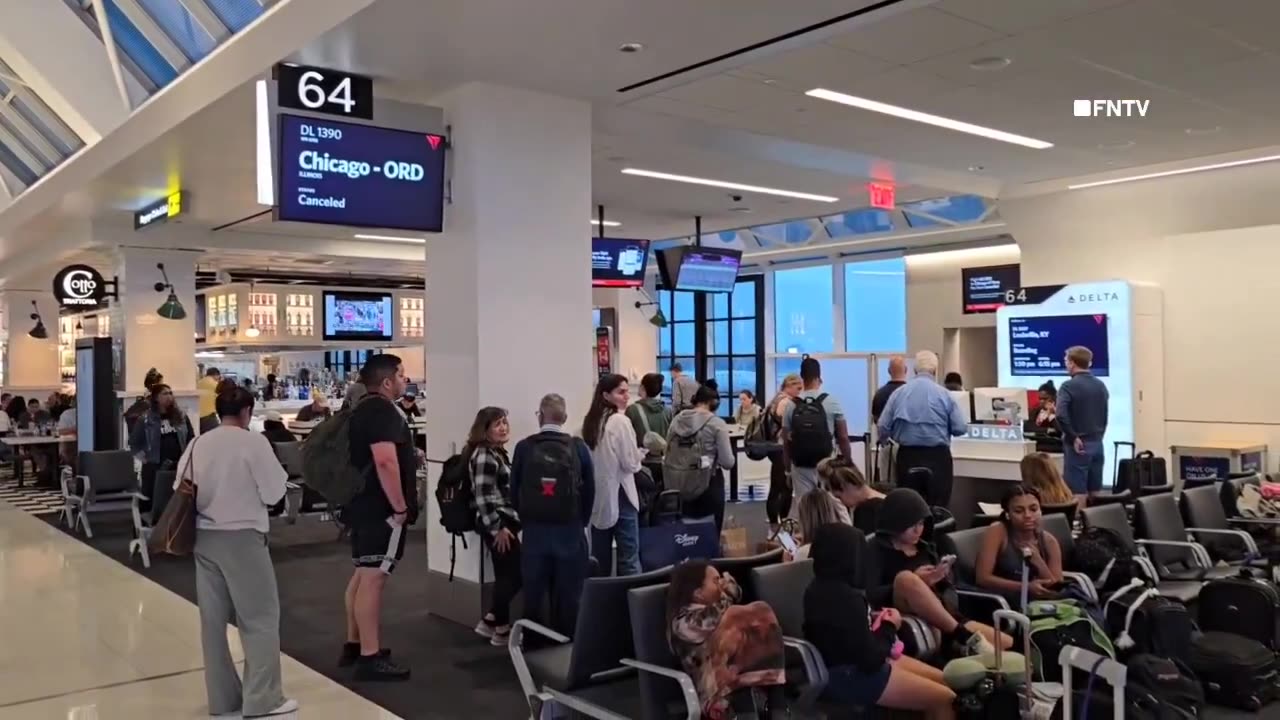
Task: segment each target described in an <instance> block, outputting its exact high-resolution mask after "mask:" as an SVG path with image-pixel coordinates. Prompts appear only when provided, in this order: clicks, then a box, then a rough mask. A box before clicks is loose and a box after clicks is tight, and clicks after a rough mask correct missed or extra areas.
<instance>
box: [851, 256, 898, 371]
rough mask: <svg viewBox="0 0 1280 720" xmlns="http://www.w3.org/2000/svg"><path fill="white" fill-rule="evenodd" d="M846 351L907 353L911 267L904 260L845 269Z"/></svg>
mask: <svg viewBox="0 0 1280 720" xmlns="http://www.w3.org/2000/svg"><path fill="white" fill-rule="evenodd" d="M844 322H845V325H844V327H845V331H844V337H845V350H846V351H848V352H904V351H905V350H906V349H907V264H906V260H905V259H904V258H901V257H896V258H885V259H882V260H864V261H861V262H850V263H846V264H845V266H844Z"/></svg>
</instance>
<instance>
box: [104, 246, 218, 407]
mask: <svg viewBox="0 0 1280 720" xmlns="http://www.w3.org/2000/svg"><path fill="white" fill-rule="evenodd" d="M117 258H118V264H117V269H116V274H117V275H118V276H119V279H120V300H119V302H118V303H117V305H116V307H117V309H118V310H117V312H115V313H114V318H113V320H112V336H113V337H116V338H118V339H119V341H120V344H121V353H120V354H121V364H122V369H121V376H122V377H121V380H122V382H123V385H124V388H123V389H124V392H125V394H126V396H128V397H134V396H137V395H141V394H142V393H143V392H144V388H143V385H142V381H143V379H144V378H145V377H146V375H147V371H148V370H150V369H151V368H155V369H156V370H159V371H160V373H161V374H163V375H164V380H165V383H167V384H168V385H169V387H171V388H173V393H174V395H175V396H177V398H178V401H179V403H181V404H182V406H183V407H184V408H185V409H187V411H188V413H189V414H190V415H191V416H192V417H193V418H194V417H196V414H195V413H196V411H197V410H198V408H197V403H196V360H195V352H196V341H195V312H196V262H195V261H196V254H195V253H192V252H186V251H182V250H152V249H144V248H133V247H122V248H120V249H119V250H118V251H117ZM156 263H164V266H165V272H167V273H168V274H169V280H170V282H172V283H173V286H174V289H175V290H176V291H177V294H178V300H179V302H181V303H182V306H183V307H184V308H186V311H187V317H185V318H183V319H182V320H169V319H166V318H162V317H160V316H159V315H157V314H156V310H157V309H158V308H159V307H160V306H161V305H162V304H164V301H165V298H167V297H168V294H167V293H160V292H156V289H155V284H156V283H158V282H161V275H160V270H159V269H158V268H156ZM117 328H118V329H117ZM193 422H194V421H193Z"/></svg>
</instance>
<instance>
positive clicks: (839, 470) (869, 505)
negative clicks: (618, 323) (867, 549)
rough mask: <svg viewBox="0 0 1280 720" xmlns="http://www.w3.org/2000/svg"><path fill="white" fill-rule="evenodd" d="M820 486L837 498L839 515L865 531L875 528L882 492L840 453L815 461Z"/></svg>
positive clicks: (869, 533) (869, 532)
mask: <svg viewBox="0 0 1280 720" xmlns="http://www.w3.org/2000/svg"><path fill="white" fill-rule="evenodd" d="M818 478H819V479H820V480H821V481H822V486H823V487H825V488H826V489H827V491H828V492H830V493H831V494H832V495H833V496H834V497H835V498H836V499H837V500H839V501H840V510H841V513H842V515H843V517H842V518H841V519H842V520H843V521H844V522H845V523H847V524H852V525H853V526H854V527H856V528H858V529H859V530H861V531H862V532H863V534H865V535H871V534H872V533H874V532H875V531H876V514H877V513H878V512H879V510H880V505H881V504H883V503H884V493H882V492H880V491H879V490H876V489H875V488H873V487H871V484H870V483H868V482H867V478H866V476H864V475H863V474H862V471H861V470H859V469H858V466H857V465H854V464H853V462H852V461H850V460H849V459H848V458H846V457H844V456H843V455H837V456H836V457H833V458H829V459H827V460H823V461H822V462H820V463H818Z"/></svg>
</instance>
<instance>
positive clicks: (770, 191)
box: [622, 168, 840, 203]
mask: <svg viewBox="0 0 1280 720" xmlns="http://www.w3.org/2000/svg"><path fill="white" fill-rule="evenodd" d="M622 174H623V175H634V176H636V177H646V178H652V179H654V180H670V181H671V182H680V183H688V184H690V185H705V186H707V187H717V188H724V189H726V190H741V191H742V192H749V193H759V194H761V195H777V196H778V197H785V198H794V199H796V200H812V201H814V202H824V203H833V202H839V201H840V198H838V197H834V196H831V195H815V194H813V193H806V192H797V191H795V190H783V189H781V188H771V187H763V186H760V185H746V184H743V183H736V182H729V181H727V180H715V179H712V178H700V177H693V176H690V175H675V174H672V173H665V172H658V171H656V170H641V169H639V168H623V170H622Z"/></svg>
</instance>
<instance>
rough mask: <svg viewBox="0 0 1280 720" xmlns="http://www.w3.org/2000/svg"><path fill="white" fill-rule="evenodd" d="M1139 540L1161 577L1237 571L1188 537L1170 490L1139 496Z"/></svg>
mask: <svg viewBox="0 0 1280 720" xmlns="http://www.w3.org/2000/svg"><path fill="white" fill-rule="evenodd" d="M1133 526H1134V530H1135V531H1136V533H1135V534H1136V535H1137V538H1138V544H1139V545H1142V546H1144V547H1145V548H1146V549H1147V553H1148V554H1149V556H1150V557H1151V559H1152V560H1153V561H1154V562H1155V564H1156V571H1157V572H1160V573H1161V577H1166V578H1169V579H1174V580H1219V579H1222V578H1227V577H1234V576H1236V575H1239V574H1240V573H1239V570H1238V569H1236V568H1231V567H1226V566H1221V565H1217V564H1216V563H1214V561H1213V558H1212V557H1210V556H1209V551H1208V550H1206V549H1205V547H1204V546H1203V545H1201V544H1200V543H1198V542H1195V541H1194V540H1191V539H1190V538H1191V535H1190V534H1189V533H1188V531H1187V526H1186V525H1185V524H1183V522H1182V511H1181V510H1179V509H1178V501H1177V500H1176V499H1174V497H1173V493H1162V494H1159V495H1149V496H1147V497H1144V498H1139V499H1138V502H1137V507H1136V509H1135V512H1134V522H1133Z"/></svg>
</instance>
